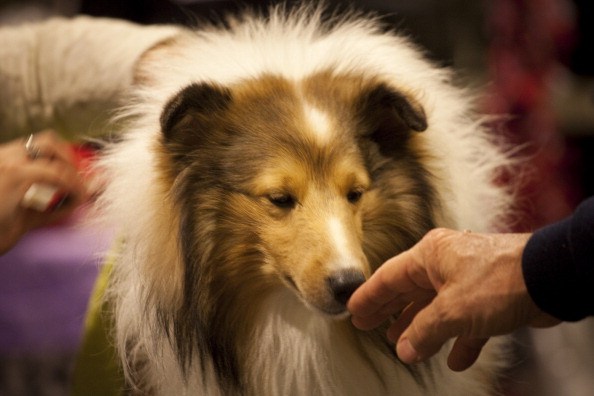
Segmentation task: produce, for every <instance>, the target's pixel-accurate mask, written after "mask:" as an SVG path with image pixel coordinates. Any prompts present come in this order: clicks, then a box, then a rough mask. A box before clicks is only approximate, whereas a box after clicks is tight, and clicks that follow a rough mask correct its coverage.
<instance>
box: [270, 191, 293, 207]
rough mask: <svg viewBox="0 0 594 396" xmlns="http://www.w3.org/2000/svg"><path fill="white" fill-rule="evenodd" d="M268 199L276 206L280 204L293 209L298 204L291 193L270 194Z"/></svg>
mask: <svg viewBox="0 0 594 396" xmlns="http://www.w3.org/2000/svg"><path fill="white" fill-rule="evenodd" d="M268 200H269V201H270V202H271V203H272V204H273V205H274V206H278V207H279V208H283V209H292V208H294V207H295V204H296V201H295V198H294V197H293V196H291V195H290V194H282V193H278V194H271V195H269V196H268Z"/></svg>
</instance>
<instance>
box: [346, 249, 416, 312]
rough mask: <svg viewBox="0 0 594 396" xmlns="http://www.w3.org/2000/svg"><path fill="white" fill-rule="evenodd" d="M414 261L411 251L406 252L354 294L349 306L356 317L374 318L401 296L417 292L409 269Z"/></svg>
mask: <svg viewBox="0 0 594 396" xmlns="http://www.w3.org/2000/svg"><path fill="white" fill-rule="evenodd" d="M412 260H414V258H413V257H411V254H410V251H406V252H403V253H401V254H399V255H398V256H396V257H393V258H392V259H390V260H388V261H386V262H385V263H384V264H383V265H382V266H381V267H380V268H379V269H378V270H377V271H376V272H375V273H374V274H373V275H372V276H371V277H370V278H369V279H368V280H367V281H366V282H365V283H364V284H363V285H362V286H361V287H359V288H358V289H357V290H356V291H355V293H353V295H352V296H351V298H350V300H349V302H348V304H347V308H348V309H349V311H350V312H351V313H352V314H353V315H354V316H359V317H367V316H373V315H375V314H376V313H377V312H378V311H379V310H381V309H382V307H384V306H385V305H386V304H388V303H389V302H391V301H397V299H398V297H399V296H400V295H402V294H405V293H409V292H411V291H414V290H416V289H417V288H418V286H417V285H416V284H415V283H414V282H413V280H412V279H410V278H409V276H408V269H407V266H408V265H409V263H410V261H412Z"/></svg>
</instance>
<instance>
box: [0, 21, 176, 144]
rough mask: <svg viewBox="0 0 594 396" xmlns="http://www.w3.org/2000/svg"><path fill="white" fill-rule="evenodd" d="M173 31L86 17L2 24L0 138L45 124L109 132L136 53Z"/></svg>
mask: <svg viewBox="0 0 594 396" xmlns="http://www.w3.org/2000/svg"><path fill="white" fill-rule="evenodd" d="M178 30H179V28H177V27H174V26H151V27H146V26H140V25H135V24H132V23H129V22H125V21H121V20H114V19H106V18H90V17H77V18H74V19H65V18H53V19H49V20H47V21H43V22H39V23H29V24H23V25H19V26H7V27H0V141H6V140H9V139H12V138H14V137H17V136H21V135H23V134H28V133H31V132H36V131H37V130H39V129H42V128H47V127H53V128H55V129H57V130H58V131H60V132H61V133H63V134H64V135H65V136H69V137H72V136H77V135H84V136H97V135H100V134H105V133H108V132H109V131H107V130H106V122H107V120H108V119H109V117H110V116H111V112H110V110H112V109H113V108H114V107H115V106H116V105H117V104H118V98H119V97H120V95H121V94H122V93H123V92H124V91H125V90H126V88H127V87H129V86H130V84H131V83H132V78H133V76H132V74H133V69H134V65H135V64H136V61H137V60H138V58H139V57H140V56H141V54H142V53H143V52H144V51H146V50H147V49H148V48H150V47H152V46H153V45H155V44H157V43H159V42H161V41H163V40H166V39H167V38H169V37H171V36H173V35H175V34H176V33H177V32H178Z"/></svg>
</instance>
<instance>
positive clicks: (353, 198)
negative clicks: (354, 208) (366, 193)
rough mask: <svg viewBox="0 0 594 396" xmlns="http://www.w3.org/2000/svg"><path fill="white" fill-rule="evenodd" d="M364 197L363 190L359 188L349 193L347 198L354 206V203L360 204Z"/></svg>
mask: <svg viewBox="0 0 594 396" xmlns="http://www.w3.org/2000/svg"><path fill="white" fill-rule="evenodd" d="M362 196H363V190H361V189H358V188H357V189H354V190H351V191H349V192H348V194H347V196H346V197H347V200H348V201H349V202H350V203H353V204H354V203H357V202H359V200H360V199H361V197H362Z"/></svg>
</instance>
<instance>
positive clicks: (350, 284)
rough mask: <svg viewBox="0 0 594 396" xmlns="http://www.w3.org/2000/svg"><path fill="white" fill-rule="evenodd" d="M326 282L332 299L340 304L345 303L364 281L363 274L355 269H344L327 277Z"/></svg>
mask: <svg viewBox="0 0 594 396" xmlns="http://www.w3.org/2000/svg"><path fill="white" fill-rule="evenodd" d="M326 282H327V283H328V286H329V287H330V290H331V291H332V295H333V296H334V299H335V300H336V301H337V302H339V303H340V304H342V305H346V303H347V301H349V298H351V295H352V294H353V293H354V292H355V290H357V288H358V287H359V286H361V285H362V284H363V282H365V275H363V273H362V272H361V271H357V270H355V269H345V270H341V271H337V272H336V273H334V274H333V275H332V276H330V277H328V278H327V279H326Z"/></svg>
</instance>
